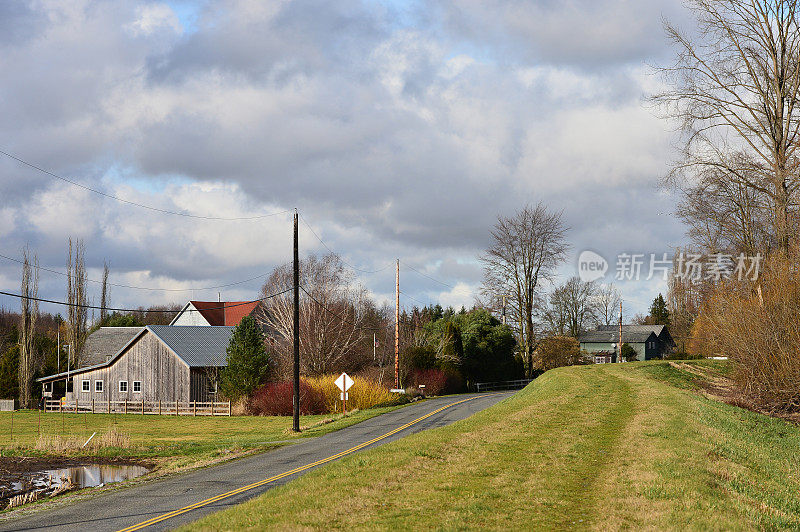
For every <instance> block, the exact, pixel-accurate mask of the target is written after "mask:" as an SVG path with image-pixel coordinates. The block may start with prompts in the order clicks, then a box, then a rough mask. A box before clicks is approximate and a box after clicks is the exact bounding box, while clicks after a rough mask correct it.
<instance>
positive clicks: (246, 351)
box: [219, 316, 270, 401]
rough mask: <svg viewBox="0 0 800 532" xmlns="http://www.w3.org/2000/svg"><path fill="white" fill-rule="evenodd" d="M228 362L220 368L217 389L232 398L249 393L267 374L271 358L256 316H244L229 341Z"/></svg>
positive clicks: (233, 399)
mask: <svg viewBox="0 0 800 532" xmlns="http://www.w3.org/2000/svg"><path fill="white" fill-rule="evenodd" d="M227 353H228V365H227V366H226V367H225V368H223V369H222V371H221V372H220V383H219V384H220V391H221V392H222V394H223V395H224V396H225V397H227V398H228V399H230V400H232V401H235V400H237V399H239V398H241V397H244V396H247V395H250V394H251V393H252V392H253V390H255V389H256V387H257V386H258V385H259V384H261V383H263V382H264V380H266V378H267V377H268V375H269V371H270V359H269V355H268V354H267V349H266V346H265V344H264V335H263V333H262V332H261V329H259V328H258V325H257V324H256V320H254V319H253V318H252V317H251V316H245V317H244V318H242V321H241V322H239V325H237V326H236V329H234V331H233V336H232V337H231V342H230V345H228V350H227Z"/></svg>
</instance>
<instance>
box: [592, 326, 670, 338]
mask: <svg viewBox="0 0 800 532" xmlns="http://www.w3.org/2000/svg"><path fill="white" fill-rule="evenodd" d="M664 327H665V326H664V325H623V326H622V336H623V337H624V336H625V333H626V332H629V333H644V332H647V333H650V332H654V333H656V336H661V331H663V330H664ZM597 330H598V331H619V325H600V326H599V327H598V328H597Z"/></svg>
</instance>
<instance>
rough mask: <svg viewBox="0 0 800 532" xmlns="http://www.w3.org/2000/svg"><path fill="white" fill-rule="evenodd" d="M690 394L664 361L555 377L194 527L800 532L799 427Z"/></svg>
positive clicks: (682, 375)
mask: <svg viewBox="0 0 800 532" xmlns="http://www.w3.org/2000/svg"><path fill="white" fill-rule="evenodd" d="M702 364H705V365H706V366H705V369H706V370H708V369H714V368H715V366H714V363H713V362H705V361H703V362H702ZM716 369H718V370H720V372H723V373H724V365H723V364H720V365H719V366H718V367H716ZM696 387H697V377H696V376H695V375H691V374H689V373H687V372H684V371H682V370H680V369H678V368H675V367H672V366H670V365H668V364H667V363H664V362H657V363H633V364H623V365H610V364H609V365H596V366H583V367H573V368H562V369H558V370H554V371H550V372H548V373H546V374H545V375H544V376H542V377H540V378H539V379H537V380H536V381H534V383H532V384H531V385H530V386H529V387H528V388H526V389H525V390H524V391H522V392H520V393H519V394H517V395H515V396H513V397H511V398H509V399H507V400H505V401H503V402H502V403H500V404H498V405H496V406H495V407H493V408H491V409H488V410H485V411H483V412H481V413H478V414H476V415H475V416H472V417H471V418H469V419H467V420H464V421H462V422H459V423H456V424H454V425H450V426H448V427H443V428H440V429H435V430H430V431H426V432H423V433H420V434H415V435H412V436H409V437H407V438H404V439H402V440H399V441H397V442H394V443H391V444H387V445H385V446H382V447H379V448H376V449H373V450H369V451H366V452H362V453H358V454H356V455H352V456H348V457H346V458H344V459H342V460H341V461H338V462H336V463H333V464H330V465H327V466H325V467H323V468H320V469H317V470H315V471H312V472H310V473H308V474H306V475H304V476H303V477H301V478H299V479H297V480H295V481H293V482H290V483H288V484H287V485H285V486H282V487H279V488H276V489H274V490H271V491H269V492H267V493H265V494H264V495H262V496H260V497H257V498H255V499H253V500H252V501H250V502H248V503H245V504H243V505H240V506H237V507H235V508H232V509H230V510H227V511H223V512H219V513H216V514H212V515H210V516H208V517H206V518H204V519H202V520H200V521H198V522H196V523H194V524H192V525H191V526H190V527H187V528H191V529H201V530H240V529H250V530H261V529H265V528H267V529H307V528H313V529H322V528H346V529H351V528H355V529H416V528H424V529H433V530H441V529H445V530H450V529H473V530H474V529H484V528H489V529H495V530H498V529H506V530H508V529H540V528H544V529H564V528H579V529H583V528H591V529H619V528H633V529H640V528H656V529H674V530H684V529H696V530H708V529H711V530H749V529H785V528H795V529H797V528H800V497H798V492H799V490H800V453H798V450H800V429H799V428H798V427H797V426H794V425H792V424H789V423H787V422H785V421H782V420H779V419H774V418H770V417H766V416H763V415H760V414H756V413H753V412H750V411H747V410H742V409H740V408H737V407H733V406H729V405H727V404H724V403H721V402H718V401H714V400H712V399H707V398H705V397H703V396H701V395H700V394H698V393H697V392H696V389H695V388H696Z"/></svg>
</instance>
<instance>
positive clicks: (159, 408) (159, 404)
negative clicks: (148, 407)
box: [158, 399, 161, 416]
mask: <svg viewBox="0 0 800 532" xmlns="http://www.w3.org/2000/svg"><path fill="white" fill-rule="evenodd" d="M158 415H159V416H160V415H161V399H159V400H158Z"/></svg>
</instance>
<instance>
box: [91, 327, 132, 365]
mask: <svg viewBox="0 0 800 532" xmlns="http://www.w3.org/2000/svg"><path fill="white" fill-rule="evenodd" d="M143 328H144V327H100V328H99V329H97V330H96V331H94V332H93V333H92V334H90V335H89V337H88V338H87V339H86V345H85V346H84V348H83V364H82V365H83V366H94V365H97V364H102V363H103V362H106V361H107V360H108V359H109V358H111V357H113V356H114V355H116V354H117V353H118V352H119V350H120V349H122V348H123V347H125V346H126V345H127V344H128V342H130V341H131V340H133V337H134V336H136V335H137V334H139V332H140V331H141V330H142V329H143Z"/></svg>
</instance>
